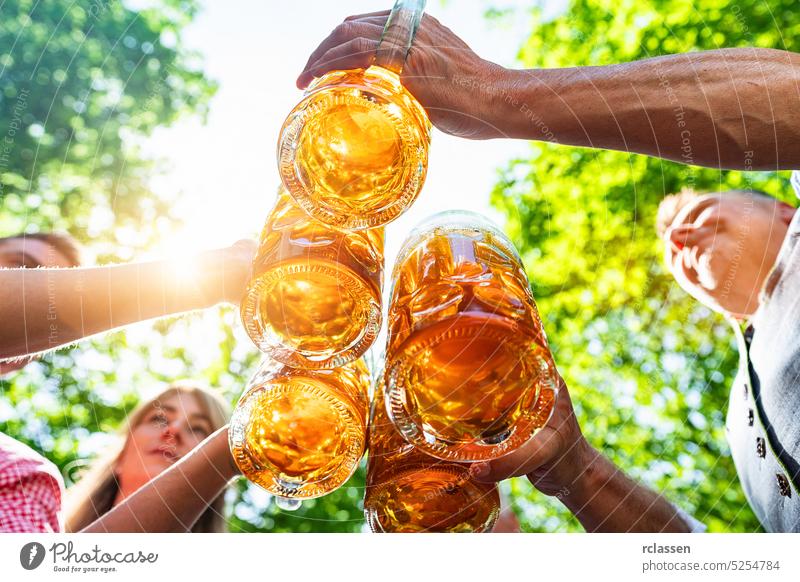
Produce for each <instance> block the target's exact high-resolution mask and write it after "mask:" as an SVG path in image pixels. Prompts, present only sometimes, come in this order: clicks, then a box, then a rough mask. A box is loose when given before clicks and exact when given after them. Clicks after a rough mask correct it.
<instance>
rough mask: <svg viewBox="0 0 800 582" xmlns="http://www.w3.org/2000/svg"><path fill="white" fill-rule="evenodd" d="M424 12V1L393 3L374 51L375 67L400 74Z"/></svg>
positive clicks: (413, 0) (405, 0)
mask: <svg viewBox="0 0 800 582" xmlns="http://www.w3.org/2000/svg"><path fill="white" fill-rule="evenodd" d="M424 10H425V0H397V1H396V2H395V4H394V7H393V8H392V12H391V13H390V14H389V19H388V20H387V21H386V26H385V27H384V28H383V34H381V40H380V42H379V43H378V49H377V50H376V51H375V64H376V65H378V66H379V67H383V68H384V69H389V70H390V71H392V72H394V73H397V74H398V75H399V74H400V71H402V70H403V65H404V64H405V62H406V56H407V55H408V51H409V49H410V48H411V43H412V42H414V35H415V34H416V32H417V28H418V27H419V23H420V21H421V20H422V13H423V12H424Z"/></svg>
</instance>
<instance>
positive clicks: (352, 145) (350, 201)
mask: <svg viewBox="0 0 800 582" xmlns="http://www.w3.org/2000/svg"><path fill="white" fill-rule="evenodd" d="M424 7H425V2H424V0H398V1H397V3H396V4H395V6H394V8H393V9H392V12H391V14H390V16H389V19H388V20H387V22H386V27H385V28H384V32H383V35H382V37H381V41H380V44H379V46H378V50H377V52H376V56H375V61H374V65H373V66H371V67H369V68H368V69H357V70H347V71H331V72H329V73H327V74H325V75H323V76H322V77H320V78H319V79H316V80H315V81H314V82H313V83H312V84H311V85H310V86H309V87H308V89H307V91H306V93H305V97H304V98H303V100H302V101H300V103H299V104H298V105H297V106H296V107H295V108H294V110H293V111H292V112H291V113H290V114H289V116H288V117H287V118H286V121H285V122H284V124H283V127H282V129H281V133H280V138H279V142H278V169H279V172H280V175H281V180H282V181H283V184H284V185H285V186H286V189H287V190H288V191H289V193H290V194H291V195H292V197H293V198H294V200H295V201H296V202H297V204H298V205H299V206H300V207H302V208H303V210H305V211H306V212H307V213H308V214H309V215H311V216H313V217H314V218H316V219H317V220H319V221H321V222H324V223H326V224H330V225H333V226H337V227H341V228H346V229H349V230H356V229H362V228H372V227H376V226H381V225H384V224H386V223H388V222H389V221H391V220H393V219H395V218H397V217H398V216H399V215H400V214H401V213H402V212H403V211H405V209H406V208H408V207H409V206H410V205H411V204H412V203H413V202H414V200H415V199H416V198H417V195H418V194H419V192H420V189H421V188H422V184H423V182H424V181H425V173H426V170H427V165H428V145H429V143H430V129H431V125H430V122H429V121H428V116H427V114H426V113H425V110H424V109H423V108H422V106H421V105H420V104H419V103H418V102H417V100H416V99H414V97H413V96H412V95H411V93H409V92H408V91H407V90H406V89H405V88H404V87H403V86H402V85H401V83H400V77H399V75H400V71H401V69H402V67H403V64H404V62H405V58H406V54H407V53H408V49H409V48H410V47H411V42H412V40H413V38H414V34H415V32H416V29H417V27H418V26H419V21H420V19H421V18H422V12H423V9H424Z"/></svg>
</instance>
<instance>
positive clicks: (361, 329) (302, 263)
mask: <svg viewBox="0 0 800 582" xmlns="http://www.w3.org/2000/svg"><path fill="white" fill-rule="evenodd" d="M382 286H383V229H382V228H378V229H371V230H364V231H358V232H347V231H344V230H342V229H339V228H335V227H331V226H327V225H325V224H322V223H320V222H317V221H316V220H314V219H312V218H310V217H309V216H308V215H307V214H306V213H305V212H303V211H302V210H301V209H299V208H298V207H297V206H296V205H295V204H294V203H293V202H292V200H291V198H290V197H289V196H288V195H287V194H286V192H285V191H284V190H283V189H281V190H280V191H279V193H278V201H277V203H276V205H275V208H274V209H273V210H272V212H271V213H270V216H269V218H268V219H267V222H266V224H265V226H264V230H263V232H262V234H261V240H260V243H259V249H258V253H257V254H256V258H255V260H254V262H253V276H252V279H251V281H250V283H249V284H248V286H247V289H246V291H245V296H244V299H243V300H242V305H241V309H240V313H241V317H242V323H243V324H244V328H245V329H246V330H247V333H248V335H249V336H250V338H251V339H252V340H253V342H254V343H255V344H256V346H257V347H258V348H259V349H260V350H261V351H263V352H265V353H266V354H267V355H268V356H269V357H271V358H274V359H275V360H278V361H279V362H282V363H284V364H287V365H290V366H295V367H301V368H333V367H336V366H341V365H343V364H345V363H347V362H351V361H353V360H355V359H357V358H358V357H360V356H361V355H362V354H363V353H364V352H365V351H366V350H367V349H368V348H369V346H370V345H371V344H372V342H373V341H374V340H375V338H376V337H377V335H378V332H379V330H380V327H381V288H382Z"/></svg>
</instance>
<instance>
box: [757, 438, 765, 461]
mask: <svg viewBox="0 0 800 582" xmlns="http://www.w3.org/2000/svg"><path fill="white" fill-rule="evenodd" d="M756 454H757V455H758V456H759V457H761V458H762V459H763V458H764V457H766V456H767V443H765V442H764V439H762V438H761V437H756Z"/></svg>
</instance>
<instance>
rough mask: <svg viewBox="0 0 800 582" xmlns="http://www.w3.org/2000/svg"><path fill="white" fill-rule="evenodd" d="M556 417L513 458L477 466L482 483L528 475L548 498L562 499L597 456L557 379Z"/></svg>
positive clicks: (476, 471) (567, 395) (509, 457)
mask: <svg viewBox="0 0 800 582" xmlns="http://www.w3.org/2000/svg"><path fill="white" fill-rule="evenodd" d="M558 384H559V393H558V398H557V399H556V405H555V410H554V411H553V416H552V417H551V418H550V421H549V422H548V423H547V425H546V426H545V427H544V428H543V429H542V430H541V431H539V433H537V434H536V436H534V437H533V438H532V439H531V440H529V441H528V442H527V443H525V444H524V445H523V446H522V447H520V448H519V449H518V450H516V451H514V452H513V453H511V454H510V455H506V456H505V457H501V458H499V459H497V460H495V461H492V462H490V463H485V464H482V465H481V466H478V467H475V468H474V471H475V473H476V478H477V479H478V480H480V481H502V480H503V479H508V478H509V477H517V476H520V475H527V477H528V479H529V480H530V481H531V483H533V485H534V486H535V487H536V488H537V489H538V490H539V491H541V492H542V493H544V494H546V495H556V496H558V497H563V496H564V495H566V494H568V493H569V492H570V491H571V490H572V489H573V488H574V487H576V486H577V485H578V484H579V483H580V480H581V477H582V476H583V474H584V473H585V470H586V467H587V466H588V465H589V464H591V461H592V459H593V458H594V456H595V455H596V454H597V453H596V452H595V451H593V450H592V448H591V447H590V446H589V443H588V442H586V439H585V438H584V437H583V434H582V433H581V428H580V426H579V425H578V421H577V419H576V418H575V411H574V410H573V408H572V401H571V400H570V397H569V392H568V390H567V385H566V384H565V383H564V380H563V379H562V378H561V376H558Z"/></svg>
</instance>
